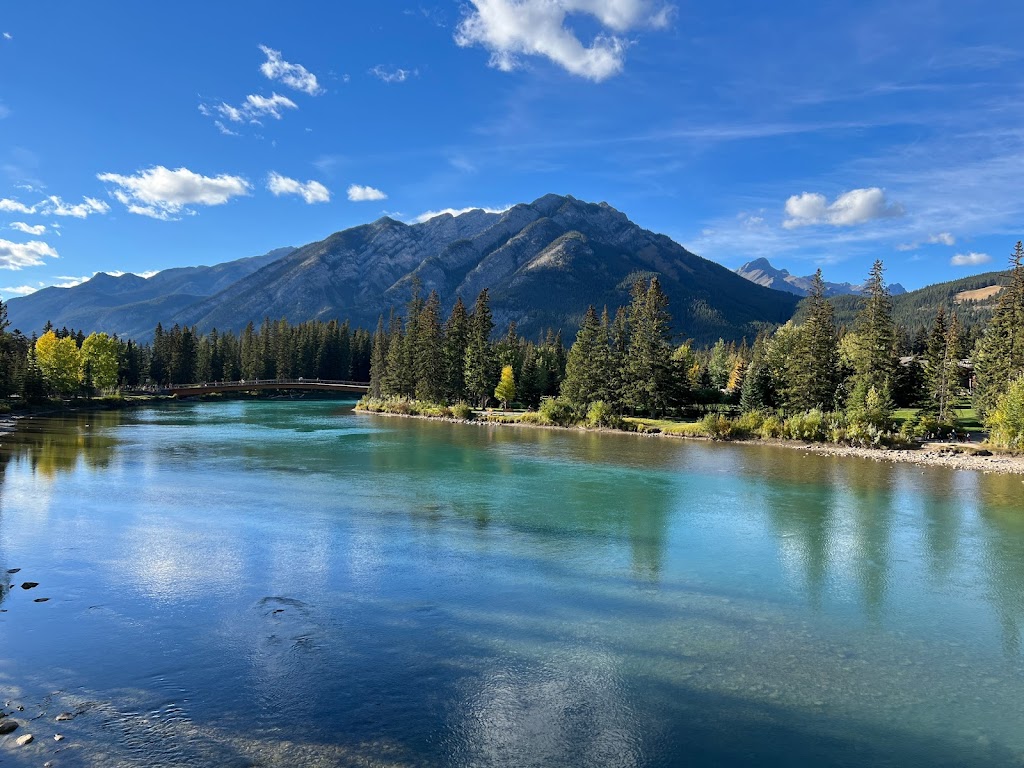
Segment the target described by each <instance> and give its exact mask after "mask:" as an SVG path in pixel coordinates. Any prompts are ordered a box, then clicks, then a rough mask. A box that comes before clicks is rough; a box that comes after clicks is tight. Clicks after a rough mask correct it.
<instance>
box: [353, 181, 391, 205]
mask: <svg viewBox="0 0 1024 768" xmlns="http://www.w3.org/2000/svg"><path fill="white" fill-rule="evenodd" d="M348 199H349V200H351V201H352V202H354V203H362V202H366V201H368V200H387V199H388V196H387V195H386V194H384V193H383V192H381V191H380V190H379V189H374V188H373V187H364V186H360V185H359V184H353V185H351V186H350V187H349V188H348Z"/></svg>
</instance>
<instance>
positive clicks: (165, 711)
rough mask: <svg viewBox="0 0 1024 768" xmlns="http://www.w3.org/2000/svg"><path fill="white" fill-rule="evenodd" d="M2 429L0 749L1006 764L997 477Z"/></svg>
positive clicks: (420, 441) (177, 415) (175, 415)
mask: <svg viewBox="0 0 1024 768" xmlns="http://www.w3.org/2000/svg"><path fill="white" fill-rule="evenodd" d="M21 425H22V428H21V429H20V430H19V432H17V433H15V434H13V435H8V436H4V437H3V438H2V443H3V445H2V446H0V584H2V586H3V589H2V592H0V610H2V611H3V613H0V709H2V711H4V712H7V713H10V717H12V718H14V719H16V720H17V721H18V722H19V728H18V730H17V731H15V732H14V733H13V734H11V735H9V736H0V764H2V765H12V766H22V765H25V766H37V767H38V766H41V765H42V764H43V763H44V762H45V761H47V760H49V761H52V762H53V765H54V767H55V768H57V767H59V766H120V765H123V766H307V765H308V766H333V765H358V766H404V765H439V766H460V767H461V766H681V765H687V766H725V767H728V766H747V765H751V766H753V765H757V766H811V765H815V766H860V765H876V766H877V765H882V766H886V765H891V766H922V767H924V766H928V767H929V768H931V767H932V766H993V767H995V766H1007V765H1024V709H1022V708H1021V702H1022V701H1024V650H1022V639H1021V632H1022V629H1024V484H1022V482H1021V478H1020V477H1015V476H1000V475H985V474H980V473H976V472H966V471H951V470H947V469H942V468H930V467H921V466H916V465H909V464H908V465H891V464H888V463H884V462H875V461H870V460H863V459H854V458H839V457H828V456H816V455H810V454H806V453H804V452H802V451H797V450H790V449H785V448H778V447H765V446H752V445H730V444H714V443H707V442H697V441H681V440H671V439H661V438H651V437H642V436H635V435H626V434H621V435H620V434H606V433H601V434H596V433H582V432H573V431H562V430H540V429H520V428H510V427H496V426H492V427H487V426H466V425H457V424H448V423H439V422H430V421H423V420H413V419H402V418H394V417H385V416H368V415H359V414H355V413H353V412H352V409H351V404H345V403H339V402H331V401H315V400H314V401H308V400H296V401H292V400H285V401H244V402H243V401H235V402H221V403H184V404H177V405H173V406H168V407H159V408H145V409H139V410H128V411H121V412H101V413H79V414H74V415H71V416H66V417H60V418H37V419H33V420H26V421H23V422H21ZM15 569H17V570H16V572H13V573H12V572H10V571H15ZM31 583H37V584H38V586H34V587H30V588H28V589H25V588H23V587H22V585H23V584H31ZM44 598H45V599H44ZM18 707H23V708H24V709H23V710H19V709H18ZM61 713H68V714H69V715H71V716H73V719H65V720H62V721H60V722H57V721H56V720H55V718H56V716H57V715H58V714H61ZM3 719H4V718H0V722H3ZM25 733H32V734H33V735H34V737H35V739H34V741H33V742H32V743H31V744H28V745H26V746H21V747H18V746H15V745H14V739H15V738H16V737H17V736H19V735H23V734H25ZM55 734H60V735H61V736H62V737H63V739H62V740H60V741H55V740H54V735H55Z"/></svg>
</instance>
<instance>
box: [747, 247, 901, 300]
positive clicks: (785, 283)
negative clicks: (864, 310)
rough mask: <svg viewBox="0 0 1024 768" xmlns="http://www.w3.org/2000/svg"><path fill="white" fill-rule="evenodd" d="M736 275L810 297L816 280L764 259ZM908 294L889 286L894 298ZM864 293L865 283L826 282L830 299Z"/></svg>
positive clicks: (748, 264) (752, 263) (749, 262)
mask: <svg viewBox="0 0 1024 768" xmlns="http://www.w3.org/2000/svg"><path fill="white" fill-rule="evenodd" d="M736 274H737V275H739V276H740V277H743V278H746V279H747V280H749V281H750V282H752V283H756V284H757V285H760V286H764V287H765V288H772V289H774V290H777V291H786V292H787V293H794V294H796V295H797V296H809V295H810V293H811V285H812V283H813V280H814V275H807V276H806V277H798V276H797V275H794V274H792V273H790V271H789V270H788V269H777V268H776V267H774V266H772V263H771V262H770V261H768V259H766V258H764V257H761V258H758V259H754V260H753V261H748V262H747V263H746V264H744V265H743V266H741V267H740V268H738V269H737V270H736ZM906 292H907V289H906V288H904V287H903V286H902V285H900V284H899V283H892V284H890V285H889V293H891V294H892V295H893V296H900V295H902V294H904V293H906ZM863 293H864V284H863V283H862V284H860V285H854V284H853V283H831V282H829V281H827V280H826V281H825V295H826V296H829V297H832V296H844V295H855V296H860V295H863Z"/></svg>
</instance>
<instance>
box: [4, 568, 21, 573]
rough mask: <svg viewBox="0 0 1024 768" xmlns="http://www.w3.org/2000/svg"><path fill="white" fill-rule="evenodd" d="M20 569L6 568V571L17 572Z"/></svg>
mask: <svg viewBox="0 0 1024 768" xmlns="http://www.w3.org/2000/svg"><path fill="white" fill-rule="evenodd" d="M20 570H21V568H8V569H7V572H8V573H17V572H18V571H20Z"/></svg>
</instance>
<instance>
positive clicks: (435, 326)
mask: <svg viewBox="0 0 1024 768" xmlns="http://www.w3.org/2000/svg"><path fill="white" fill-rule="evenodd" d="M415 343H416V350H415V364H416V397H417V398H418V399H420V400H426V401H427V402H431V403H440V402H442V401H443V400H444V398H445V389H446V386H445V385H446V376H445V374H446V370H445V363H444V333H443V331H442V329H441V299H440V297H439V296H438V295H437V291H431V292H430V296H429V297H428V298H427V301H426V303H425V304H424V305H423V308H422V309H421V310H420V311H419V313H418V314H417V319H416V334H415Z"/></svg>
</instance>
